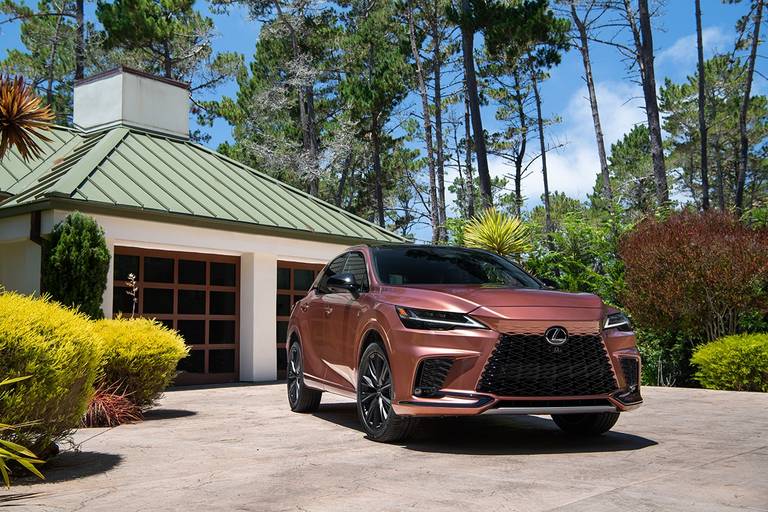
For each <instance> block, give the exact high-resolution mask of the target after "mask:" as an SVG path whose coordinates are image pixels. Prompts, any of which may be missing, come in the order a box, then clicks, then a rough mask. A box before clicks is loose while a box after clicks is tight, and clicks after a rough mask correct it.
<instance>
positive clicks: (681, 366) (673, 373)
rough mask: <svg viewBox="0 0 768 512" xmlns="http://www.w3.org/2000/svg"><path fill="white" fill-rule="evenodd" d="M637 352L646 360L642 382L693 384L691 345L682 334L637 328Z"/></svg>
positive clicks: (671, 384) (650, 383) (648, 383)
mask: <svg viewBox="0 0 768 512" xmlns="http://www.w3.org/2000/svg"><path fill="white" fill-rule="evenodd" d="M635 335H636V336H637V349H638V350H639V351H640V355H641V356H642V358H643V374H642V376H641V377H642V383H643V384H644V385H647V386H681V385H690V384H692V382H691V380H690V377H691V374H692V370H691V368H690V364H689V359H690V356H691V347H692V345H691V343H690V340H689V338H688V337H686V336H685V335H684V334H682V333H680V332H672V331H654V330H652V329H635Z"/></svg>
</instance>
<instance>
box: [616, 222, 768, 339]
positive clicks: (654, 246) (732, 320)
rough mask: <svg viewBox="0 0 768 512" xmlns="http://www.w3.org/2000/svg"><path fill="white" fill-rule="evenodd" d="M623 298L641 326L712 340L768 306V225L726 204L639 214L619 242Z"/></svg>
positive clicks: (725, 333) (731, 330) (727, 332)
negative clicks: (757, 225)
mask: <svg viewBox="0 0 768 512" xmlns="http://www.w3.org/2000/svg"><path fill="white" fill-rule="evenodd" d="M620 255H621V257H622V259H623V260H624V263H625V265H626V274H625V282H626V288H627V293H626V294H625V297H624V303H625V304H626V306H627V308H628V309H629V311H630V312H631V313H632V317H633V319H634V320H635V321H636V322H637V324H638V325H640V326H641V327H646V328H650V329H653V330H656V331H660V330H666V331H670V332H684V333H686V334H687V335H689V337H690V338H691V339H692V340H701V341H711V340H713V339H716V338H719V337H722V336H724V335H727V334H733V333H734V332H736V331H737V329H738V322H739V320H740V318H742V317H744V315H745V314H747V313H748V312H750V311H755V310H758V311H760V310H763V311H764V310H765V309H766V307H768V294H766V282H768V230H766V229H760V230H753V229H750V228H748V227H746V226H745V225H743V224H742V223H740V222H739V221H738V220H737V219H736V218H735V217H733V216H731V215H729V214H726V213H721V212H715V211H710V212H708V213H702V214H699V213H694V212H682V213H676V214H672V215H671V216H670V217H669V218H668V219H667V220H662V221H659V220H656V219H648V220H645V221H643V222H641V223H640V224H639V225H638V226H637V227H636V228H635V229H634V230H632V231H631V232H630V233H629V235H627V236H626V237H625V238H624V239H623V240H622V243H621V249H620Z"/></svg>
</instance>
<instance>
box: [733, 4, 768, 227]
mask: <svg viewBox="0 0 768 512" xmlns="http://www.w3.org/2000/svg"><path fill="white" fill-rule="evenodd" d="M762 19H763V0H757V3H756V5H755V18H754V20H755V21H754V25H753V26H754V28H753V29H752V43H751V45H750V51H749V62H748V64H747V76H746V79H745V82H744V96H743V97H742V100H741V108H740V109H739V174H738V176H737V178H736V200H735V203H736V212H737V213H738V214H739V215H741V213H742V212H743V211H744V184H745V183H746V181H747V168H748V167H749V137H748V135H747V114H748V113H749V103H750V99H751V94H752V79H753V77H754V74H755V59H756V58H757V46H758V45H759V44H760V24H761V23H762Z"/></svg>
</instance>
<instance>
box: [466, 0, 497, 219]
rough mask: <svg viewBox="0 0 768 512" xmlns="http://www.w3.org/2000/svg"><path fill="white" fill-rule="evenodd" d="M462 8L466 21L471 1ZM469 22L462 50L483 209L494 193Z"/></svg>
mask: <svg viewBox="0 0 768 512" xmlns="http://www.w3.org/2000/svg"><path fill="white" fill-rule="evenodd" d="M461 7H462V10H463V11H464V16H465V19H469V18H470V16H471V12H472V8H471V0H462V1H461ZM467 23H468V22H467V21H465V23H462V26H461V50H462V53H463V60H464V78H465V82H466V88H467V95H468V96H469V110H470V114H471V118H472V132H473V135H474V146H475V154H476V155H477V176H478V177H479V178H480V193H481V196H482V199H483V207H484V208H489V207H491V206H493V191H492V190H491V173H490V171H489V169H488V152H487V150H486V147H485V133H484V132H483V120H482V118H481V117H480V95H479V93H478V90H477V75H476V73H475V56H474V51H475V41H474V39H475V31H474V29H473V28H470V27H469V26H467Z"/></svg>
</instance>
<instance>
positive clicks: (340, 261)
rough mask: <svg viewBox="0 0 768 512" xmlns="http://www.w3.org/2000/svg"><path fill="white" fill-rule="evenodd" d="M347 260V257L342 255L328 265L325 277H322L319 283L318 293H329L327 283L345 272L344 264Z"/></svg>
mask: <svg viewBox="0 0 768 512" xmlns="http://www.w3.org/2000/svg"><path fill="white" fill-rule="evenodd" d="M346 260H347V255H346V254H342V255H341V256H339V257H337V258H336V259H334V260H333V261H331V264H330V265H328V267H326V269H325V270H324V271H323V275H322V276H321V277H320V280H319V281H318V283H317V289H318V291H320V292H322V293H328V290H327V289H326V287H325V282H326V281H327V280H328V278H329V277H331V276H334V275H336V274H338V273H340V272H342V271H343V270H344V262H345V261H346Z"/></svg>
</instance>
